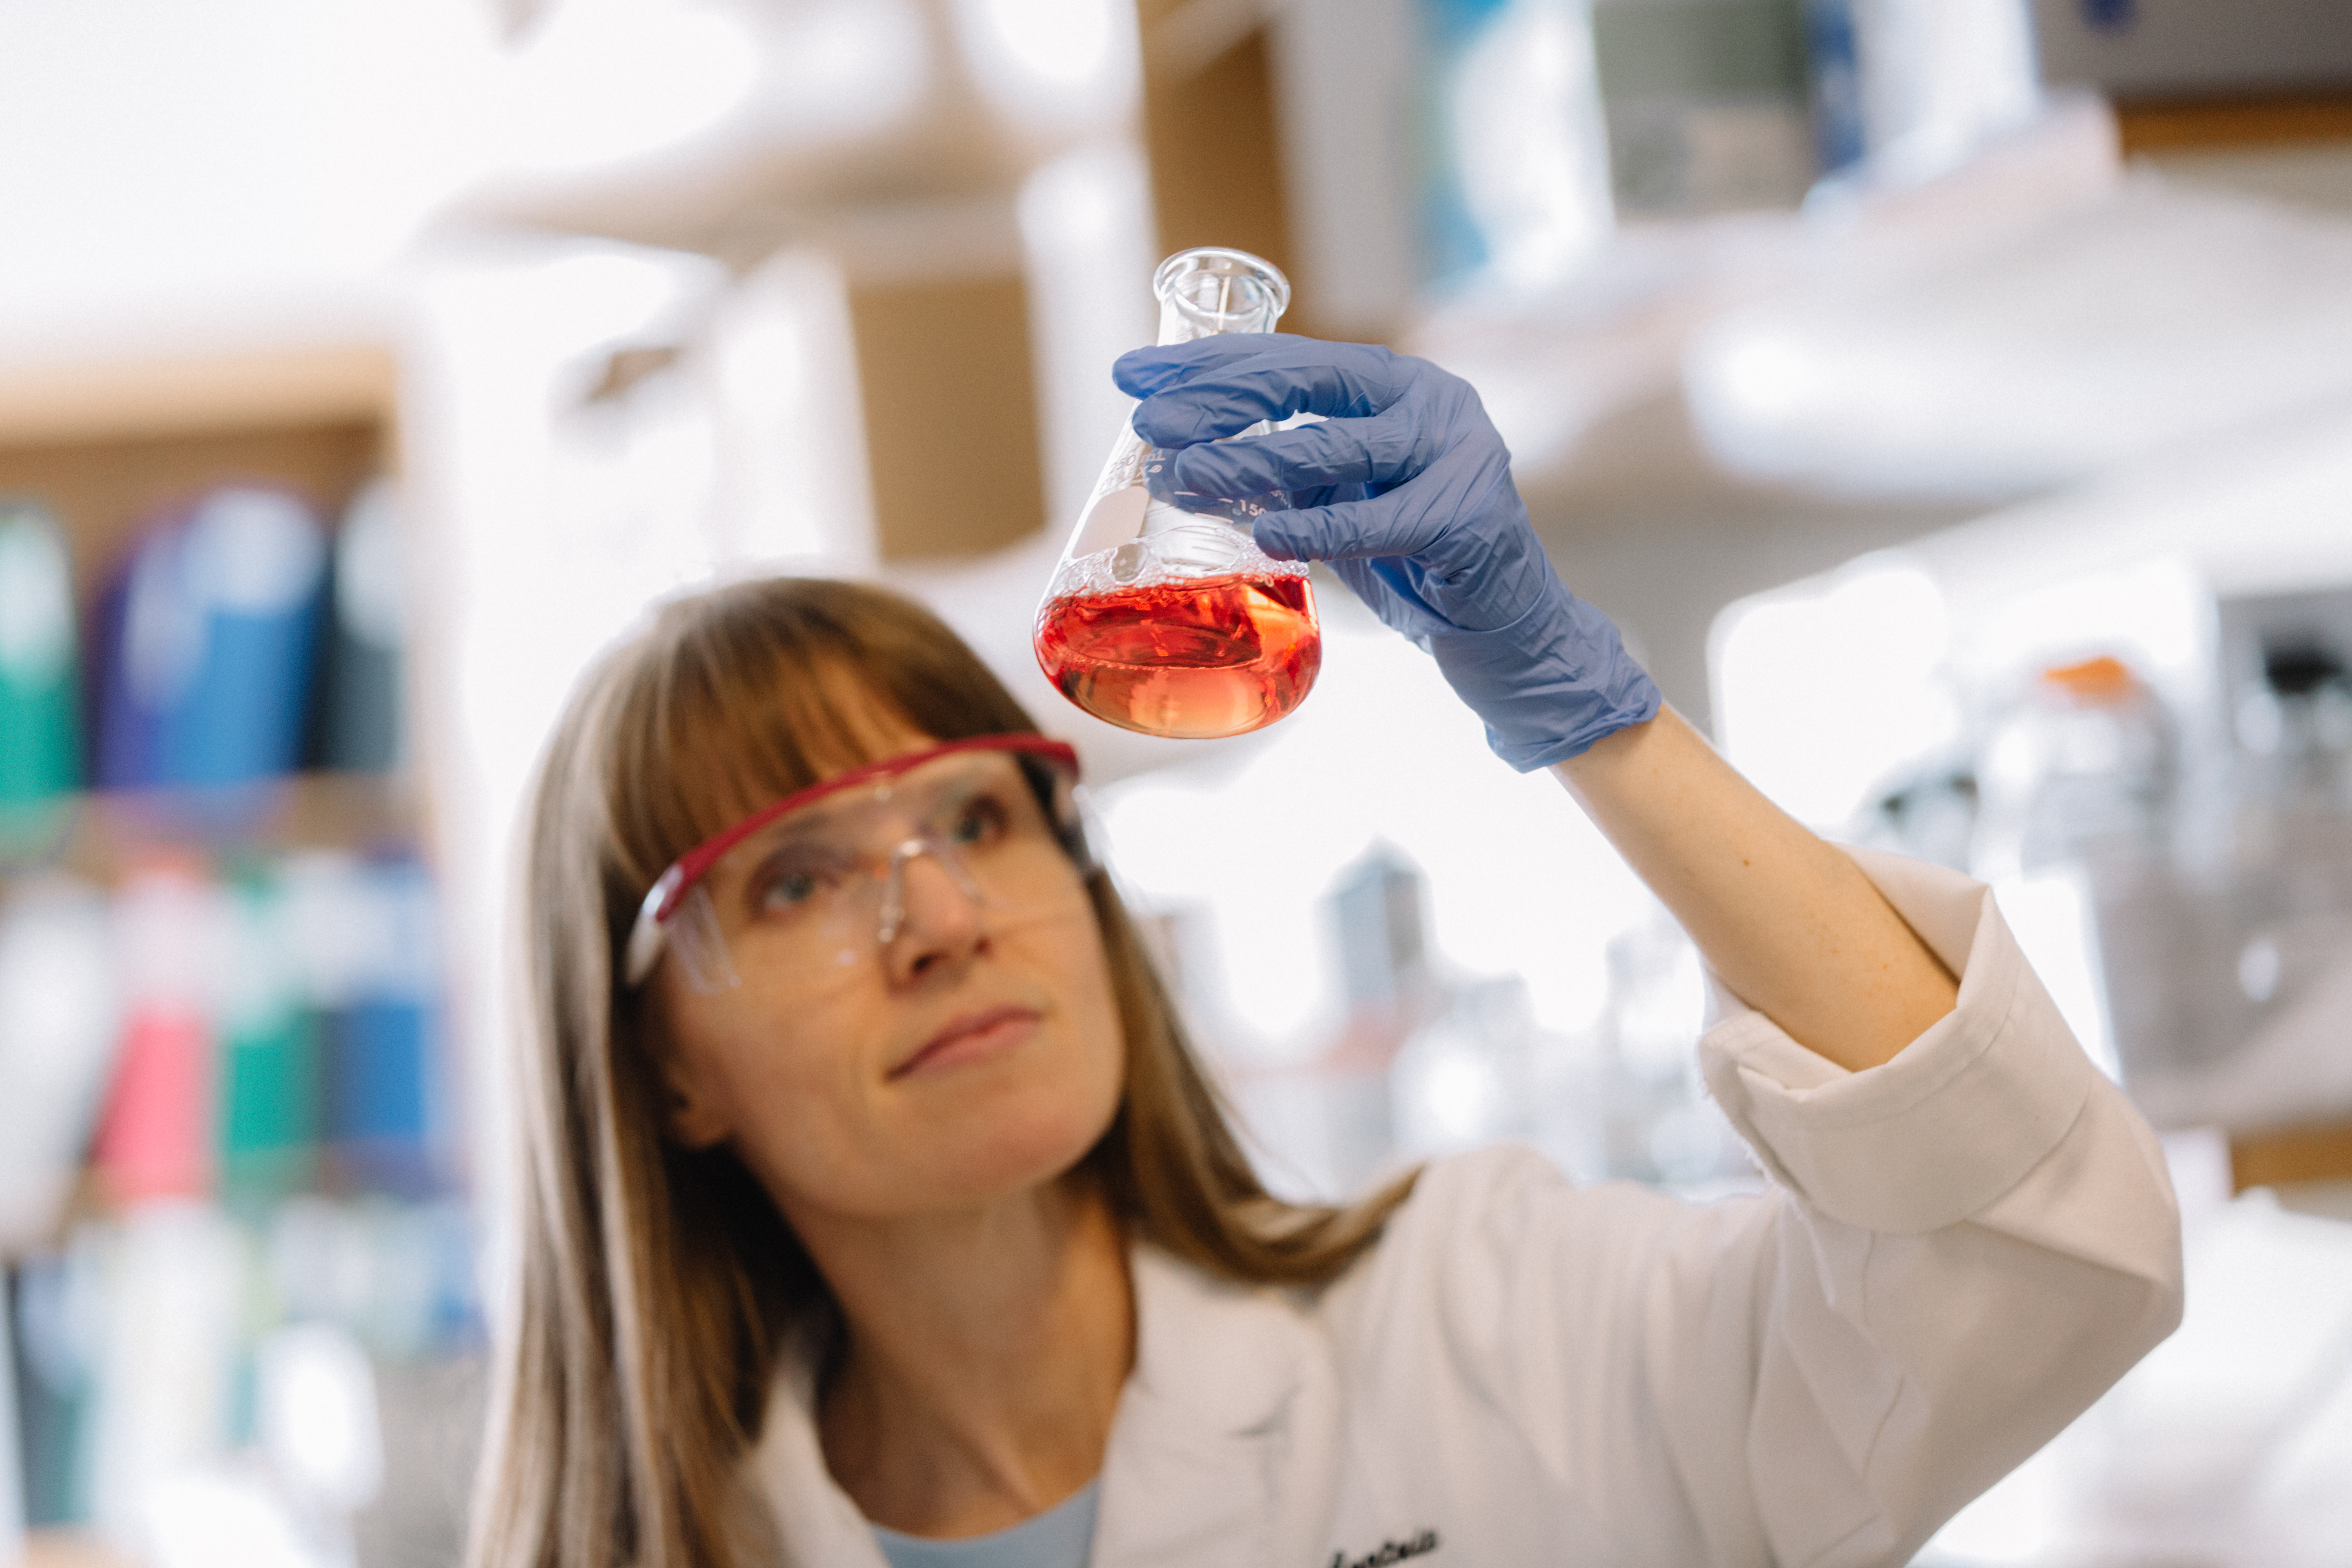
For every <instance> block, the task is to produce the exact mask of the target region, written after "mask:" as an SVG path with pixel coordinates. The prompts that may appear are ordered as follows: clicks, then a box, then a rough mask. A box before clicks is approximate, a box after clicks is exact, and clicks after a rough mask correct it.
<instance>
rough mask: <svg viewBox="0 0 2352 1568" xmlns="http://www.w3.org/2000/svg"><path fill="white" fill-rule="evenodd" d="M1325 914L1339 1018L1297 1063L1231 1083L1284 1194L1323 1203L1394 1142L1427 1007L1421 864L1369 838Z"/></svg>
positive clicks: (1368, 1174)
mask: <svg viewBox="0 0 2352 1568" xmlns="http://www.w3.org/2000/svg"><path fill="white" fill-rule="evenodd" d="M1320 912H1321V914H1322V917H1323V923H1324V927H1325V929H1326V931H1328V934H1329V937H1330V940H1331V943H1332V948H1333V951H1334V952H1335V953H1336V955H1337V957H1338V959H1339V1001H1340V1007H1341V1012H1340V1017H1339V1027H1338V1028H1337V1029H1335V1030H1334V1031H1333V1032H1332V1034H1331V1036H1330V1037H1329V1039H1328V1041H1326V1042H1325V1043H1324V1045H1323V1047H1322V1049H1321V1050H1320V1051H1318V1053H1317V1054H1316V1056H1315V1057H1314V1058H1312V1059H1311V1060H1309V1061H1307V1062H1305V1063H1303V1064H1300V1065H1297V1066H1295V1067H1287V1068H1277V1069H1273V1070H1269V1071H1261V1072H1256V1073H1253V1074H1251V1075H1249V1076H1248V1077H1246V1078H1244V1079H1242V1081H1241V1082H1240V1083H1239V1084H1238V1085H1237V1086H1236V1089H1237V1092H1238V1094H1239V1097H1240V1100H1241V1102H1242V1106H1243V1110H1244V1116H1245V1119H1246V1120H1247V1121H1248V1122H1249V1124H1250V1126H1251V1128H1252V1129H1253V1131H1255V1133H1256V1134H1257V1135H1258V1136H1259V1137H1260V1138H1261V1139H1262V1140H1263V1141H1264V1142H1265V1145H1266V1146H1267V1148H1268V1149H1269V1150H1270V1151H1271V1152H1273V1153H1274V1154H1275V1155H1276V1161H1275V1163H1274V1165H1273V1167H1272V1168H1271V1169H1269V1171H1268V1172H1267V1178H1268V1180H1269V1181H1272V1182H1276V1183H1280V1182H1282V1181H1283V1180H1285V1179H1286V1178H1293V1177H1295V1178H1297V1182H1298V1185H1297V1189H1296V1190H1292V1191H1286V1195H1289V1196H1296V1197H1302V1198H1312V1199H1316V1200H1318V1201H1324V1202H1328V1201H1331V1200H1334V1199H1338V1198H1342V1197H1345V1196H1348V1195H1350V1194H1357V1193H1360V1192H1361V1191H1362V1190H1363V1189H1364V1187H1365V1186H1366V1184H1369V1183H1370V1181H1371V1180H1372V1179H1373V1178H1374V1177H1376V1176H1377V1175H1378V1174H1379V1173H1381V1170H1382V1168H1383V1167H1385V1166H1387V1165H1388V1164H1390V1163H1391V1162H1392V1161H1393V1159H1394V1156H1395V1152H1396V1121H1395V1111H1394V1105H1395V1092H1394V1089H1393V1088H1392V1086H1391V1079H1390V1073H1391V1068H1392V1067H1393V1066H1394V1064H1395V1062H1396V1059H1397V1051H1398V1048H1399V1047H1401V1046H1402V1045H1403V1043H1404V1042H1405V1040H1406V1038H1407V1037H1409V1036H1410V1035H1411V1034H1412V1031H1413V1029H1414V1028H1415V1027H1416V1026H1418V1025H1419V1024H1420V1023H1421V1022H1422V1021H1423V1019H1425V1018H1426V1017H1427V1016H1429V1012H1430V1009H1431V1007H1432V1006H1433V1003H1434V987H1433V984H1432V982H1431V978H1430V972H1429V935H1428V917H1427V913H1426V910H1425V900H1424V897H1423V879H1422V875H1421V871H1420V869H1419V868H1417V867H1415V866H1414V865H1413V863H1412V861H1411V860H1408V859H1407V858H1405V857H1404V856H1403V855H1402V853H1400V852H1399V851H1398V850H1397V849H1396V848H1395V847H1392V846H1390V845H1387V844H1374V845H1373V846H1372V847H1370V848H1369V849H1367V850H1366V851H1365V852H1364V853H1363V855H1362V856H1360V858H1357V859H1356V860H1354V861H1352V862H1350V863H1349V865H1347V866H1346V867H1344V868H1341V870H1340V872H1339V877H1338V879H1336V880H1335V881H1334V882H1333V883H1332V886H1331V890H1330V891H1329V892H1328V894H1326V895H1325V897H1324V899H1323V902H1322V907H1321V911H1320Z"/></svg>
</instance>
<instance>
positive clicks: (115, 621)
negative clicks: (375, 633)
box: [98, 487, 326, 788]
mask: <svg viewBox="0 0 2352 1568" xmlns="http://www.w3.org/2000/svg"><path fill="white" fill-rule="evenodd" d="M325 581H326V543H325V539H324V536H323V534H322V533H321V532H320V528H319V524H318V521H317V520H316V519H315V518H313V517H312V516H311V514H310V510H309V509H308V508H307V507H306V506H305V505H304V504H303V503H302V502H301V501H300V500H298V499H297V498H295V497H294V496H291V495H289V494H287V493H286V492H284V491H281V490H275V489H259V488H251V487H229V488H226V489H218V490H215V491H213V492H212V493H211V494H209V495H207V496H205V498H204V499H203V500H200V501H198V502H197V503H196V505H195V507H194V509H193V510H191V511H190V512H189V514H188V515H187V516H186V518H185V519H184V520H175V521H169V522H166V523H165V524H163V525H162V526H160V527H158V528H155V529H152V530H151V531H149V532H148V533H147V534H146V535H145V536H144V537H143V538H142V539H141V541H140V542H139V543H138V544H137V546H136V547H135V548H134V549H133V551H132V552H131V558H130V560H129V562H128V563H126V565H125V566H124V569H123V571H122V573H121V575H120V577H119V578H118V579H117V581H116V582H115V583H114V584H112V585H111V586H110V588H109V590H108V592H107V594H106V595H104V596H103V597H102V598H101V600H100V614H99V632H100V639H101V647H102V652H103V654H104V658H103V660H102V673H101V677H100V701H99V714H100V717H99V745H98V782H99V783H100V784H102V785H104V786H106V787H109V788H138V787H144V786H152V785H158V784H197V785H205V784H238V783H243V782H245V781H247V780H249V779H256V778H264V777H268V776H270V775H272V774H276V773H286V772H289V771H290V770H291V769H292V768H293V767H294V766H295V764H296V763H297V762H298V761H299V756H300V747H301V741H302V731H303V717H304V713H305V711H306V708H307V705H308V700H309V693H310V679H311V664H312V657H311V656H312V652H313V643H314V641H315V637H316V632H317V623H318V618H319V616H318V611H319V600H320V591H321V589H322V587H323V585H324V584H325Z"/></svg>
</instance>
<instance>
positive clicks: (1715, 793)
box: [1552, 709, 1958, 1072]
mask: <svg viewBox="0 0 2352 1568" xmlns="http://www.w3.org/2000/svg"><path fill="white" fill-rule="evenodd" d="M1552 771H1553V772H1554V773H1557V774H1558V775H1559V780H1560V782H1561V783H1562V784H1565V785H1567V787H1568V790H1569V793H1570V795H1574V796H1575V797H1576V799H1577V802H1578V804H1579V805H1582V806H1583V808H1584V810H1585V813H1586V815H1588V816H1591V818H1592V820H1593V822H1594V823H1595V824H1596V825H1597V826H1599V827H1600V829H1601V832H1602V833H1603V834H1605V835H1606V836H1607V837H1608V838H1609V841H1610V842H1611V843H1612V844H1613V845H1615V846H1616V847H1617V851H1618V853H1620V854H1621V855H1622V856H1624V857H1625V859H1626V862H1627V864H1629V865H1631V866H1632V867H1633V869H1634V870H1635V872H1637V873H1638V874H1639V875H1640V876H1641V878H1642V879H1643V881H1645V882H1647V883H1648V884H1649V885H1650V889H1651V890H1652V891H1654V893H1656V894H1657V896H1658V898H1659V899H1660V900H1662V901H1663V902H1664V904H1665V906H1666V908H1667V909H1669V910H1672V911H1673V912H1674V916H1675V919H1676V920H1677V921H1681V922H1682V925H1683V929H1684V930H1685V931H1688V932H1690V935H1691V940H1692V941H1694V942H1696V943H1697V944H1698V949H1699V952H1701V953H1703V954H1705V955H1706V961H1707V963H1708V965H1709V966H1710V967H1711V968H1713V969H1714V971H1715V973H1717V975H1719V976H1721V977H1722V980H1723V982H1724V984H1727V985H1728V986H1729V987H1730V988H1731V989H1732V990H1733V991H1734V992H1736V993H1737V994H1738V995H1739V997H1740V998H1741V999H1742V1000H1743V1001H1745V1002H1747V1003H1748V1005H1751V1006H1753V1007H1755V1008H1756V1009H1757V1010H1758V1011H1759V1012H1761V1013H1762V1014H1764V1016H1766V1017H1768V1018H1770V1019H1771V1020H1772V1021H1773V1022H1774V1023H1776V1024H1778V1025H1779V1026H1780V1027H1781V1028H1782V1029H1784V1030H1786V1031H1787V1032H1788V1034H1789V1036H1790V1038H1792V1039H1794V1040H1796V1041H1797V1042H1798V1043H1799V1044H1801V1045H1802V1046H1804V1047H1807V1048H1808V1049H1810V1050H1812V1051H1814V1052H1816V1053H1818V1054H1820V1055H1821V1056H1823V1057H1826V1058H1829V1059H1830V1060H1831V1061H1833V1062H1836V1063H1837V1064H1838V1065H1839V1066H1841V1067H1843V1068H1848V1069H1850V1070H1852V1071H1856V1072H1859V1071H1861V1070H1862V1069H1863V1068H1870V1067H1875V1066H1877V1065H1878V1064H1879V1063H1881V1062H1884V1061H1885V1060H1886V1059H1887V1058H1890V1057H1892V1056H1894V1055H1895V1052H1897V1051H1899V1050H1901V1049H1902V1048H1903V1047H1904V1046H1906V1044H1908V1043H1909V1042H1910V1041H1911V1040H1913V1039H1915V1038H1916V1037H1917V1036H1918V1035H1919V1034H1920V1033H1921V1031H1923V1030H1925V1029H1926V1028H1927V1026H1928V1025H1930V1024H1932V1023H1934V1022H1935V1021H1936V1020H1937V1019H1938V1018H1940V1017H1942V1016H1944V1015H1945V1014H1947V1013H1948V1012H1950V1011H1951V1009H1952V1005H1953V1002H1954V1000H1955V998H1956V997H1957V995H1958V985H1957V984H1956V983H1955V982H1954V980H1953V978H1952V976H1951V974H1950V973H1949V972H1948V971H1947V970H1946V969H1945V968H1944V966H1943V965H1942V964H1941V963H1938V962H1937V958H1936V956H1935V954H1934V953H1932V952H1928V950H1927V945H1926V944H1925V943H1924V942H1921V941H1920V940H1919V938H1918V937H1917V936H1916V934H1915V933H1914V932H1913V931H1912V930H1911V928H1910V927H1909V926H1907V925H1906V924H1904V923H1903V920H1902V917H1901V916H1899V915H1897V914H1896V913H1895V910H1894V909H1893V908H1892V907H1891V906H1889V905H1888V903H1887V902H1886V900H1885V899H1884V898H1882V897H1881V896H1880V895H1879V892H1878V889H1876V888H1874V887H1873V886H1871V884H1870V880H1869V879H1868V878H1866V877H1864V875H1863V874H1862V872H1861V870H1860V869H1859V868H1856V867H1855V865H1854V864H1853V861H1852V860H1850V859H1849V858H1846V857H1845V856H1844V855H1843V854H1841V853H1840V852H1839V851H1838V850H1837V849H1836V848H1834V847H1832V846H1830V845H1828V844H1826V843H1823V842H1822V840H1821V839H1820V838H1819V837H1815V836H1814V835H1813V834H1812V833H1811V832H1809V831H1807V830H1806V829H1805V828H1804V827H1802V826H1800V825H1799V824H1797V823H1796V822H1795V821H1793V820H1791V819H1790V817H1789V816H1788V815H1787V814H1786V813H1784V812H1782V811H1781V810H1780V808H1779V807H1778V806H1776V805H1773V804H1772V803H1771V802H1770V801H1769V800H1767V799H1765V798H1764V796H1763V795H1760V794H1759V793H1758V791H1757V790H1756V788H1755V786H1754V785H1752V784H1749V783H1748V781H1747V780H1746V779H1743V778H1741V777H1740V776H1739V774H1738V773H1736V772H1734V771H1733V769H1732V768H1731V766H1730V764H1728V763H1726V762H1724V760H1723V759H1722V758H1720V757H1718V756H1717V755H1716V753H1715V752H1714V750H1713V748H1711V747H1709V746H1708V745H1707V743H1706V741H1705V740H1703V739H1701V738H1700V736H1699V735H1698V734H1697V732H1696V731H1693V730H1692V729H1691V727H1690V726H1689V725H1688V724H1686V723H1685V722H1684V721H1683V720H1682V717H1681V715H1679V714H1677V713H1675V711H1673V710H1671V709H1666V710H1661V711H1660V712H1659V715H1658V717H1657V718H1656V719H1654V720H1653V721H1650V722H1648V723H1646V724H1636V725H1633V727H1631V728H1630V729H1625V730H1621V731H1618V732H1617V733H1615V734H1613V735H1611V736H1610V737H1608V738H1607V739H1606V740H1604V741H1601V742H1600V743H1599V744H1597V745H1595V746H1593V747H1592V749H1591V750H1590V751H1588V752H1585V753H1584V754H1583V755H1581V756H1579V757H1575V758H1572V759H1570V761H1568V762H1565V763H1560V764H1559V766H1557V767H1555V768H1554V769H1553V770H1552Z"/></svg>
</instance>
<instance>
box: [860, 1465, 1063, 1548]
mask: <svg viewBox="0 0 2352 1568" xmlns="http://www.w3.org/2000/svg"><path fill="white" fill-rule="evenodd" d="M1101 1491H1102V1483H1101V1482H1100V1481H1099V1480H1094V1481H1088V1482H1087V1484H1086V1485H1085V1486H1083V1487H1081V1488H1079V1489H1077V1490H1076V1491H1075V1492H1072V1493H1071V1494H1070V1495H1069V1496H1068V1497H1066V1498H1064V1499H1063V1500H1061V1501H1060V1502H1057V1503H1055V1505H1054V1506H1053V1507H1052V1508H1049V1509H1047V1510H1045V1512H1043V1513H1041V1514H1039V1515H1038V1516H1037V1517H1036V1518H1034V1519H1024V1520H1023V1521H1021V1522H1020V1523H1019V1524H1016V1525H1014V1526H1013V1528H1012V1529H1010V1530H1000V1531H995V1532H994V1533H993V1534H990V1535H973V1536H967V1537H966V1538H965V1539H963V1540H961V1541H927V1540H925V1539H924V1538H923V1537H921V1536H919V1535H901V1534H899V1533H898V1531H895V1530H885V1529H883V1528H882V1527H881V1526H880V1525H878V1524H877V1525H876V1526H874V1539H875V1541H876V1542H878V1543H879V1544H880V1546H881V1548H882V1555H883V1556H885V1557H887V1558H888V1559H889V1560H890V1568H1087V1558H1088V1557H1090V1556H1092V1555H1093V1550H1094V1540H1095V1504H1096V1502H1097V1500H1099V1498H1100V1496H1101Z"/></svg>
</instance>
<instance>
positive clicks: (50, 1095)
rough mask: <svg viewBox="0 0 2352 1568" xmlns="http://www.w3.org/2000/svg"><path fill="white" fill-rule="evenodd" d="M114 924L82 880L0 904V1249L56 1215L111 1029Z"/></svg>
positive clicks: (99, 1083)
mask: <svg viewBox="0 0 2352 1568" xmlns="http://www.w3.org/2000/svg"><path fill="white" fill-rule="evenodd" d="M115 986H116V973H115V945H114V928H113V922H112V921H111V920H110V917H109V914H108V911H107V907H106V901H105V900H104V899H103V898H102V897H100V894H99V893H98V892H97V891H96V890H95V889H91V888H88V887H85V886H83V885H82V884H80V883H79V882H75V881H72V880H70V879H66V878H63V877H47V878H44V879H39V880H36V881H30V882H26V883H22V884H20V885H18V886H17V887H16V888H15V889H11V890H10V891H9V892H8V894H7V898H6V901H5V904H0V1254H6V1253H12V1252H16V1251H18V1250H20V1249H22V1248H25V1247H31V1246H33V1245H34V1244H35V1243H37V1241H39V1240H40V1239H41V1238H43V1237H46V1236H47V1233H48V1231H49V1229H50V1227H51V1226H54V1225H55V1224H56V1223H57V1220H58V1214H59V1212H60V1211H61V1209H62V1207H63V1205H64V1203H65V1199H66V1195H67V1194H68V1191H69V1190H70V1189H71V1188H72V1185H73V1182H74V1178H75V1175H76V1174H77V1173H78V1172H79V1167H80V1163H81V1157H82V1151H83V1149H84V1147H85V1146H86V1144H87V1142H88V1140H89V1129H90V1122H91V1121H92V1119H93V1118H94V1117H95V1116H96V1114H97V1111H98V1099H99V1094H100V1089H102V1088H103V1087H104V1085H105V1082H106V1073H107V1068H108V1066H109V1064H110V1060H111V1059H112V1057H113V1054H114V1047H115V1040H116V1035H117V1019H118V1008H119V1005H120V1004H119V1001H118V998H117V995H116V990H115Z"/></svg>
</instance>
